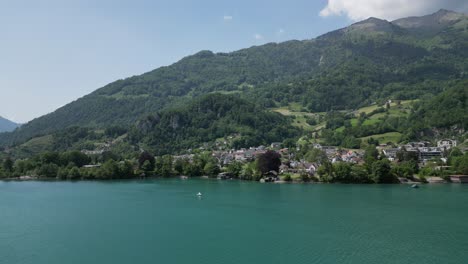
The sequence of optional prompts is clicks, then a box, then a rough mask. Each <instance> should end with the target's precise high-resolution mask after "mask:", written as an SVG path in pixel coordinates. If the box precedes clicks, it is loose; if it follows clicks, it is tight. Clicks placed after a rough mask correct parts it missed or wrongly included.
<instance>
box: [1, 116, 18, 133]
mask: <svg viewBox="0 0 468 264" xmlns="http://www.w3.org/2000/svg"><path fill="white" fill-rule="evenodd" d="M18 126H19V124H16V123H15V122H12V121H10V120H8V119H6V118H3V117H1V116H0V133H1V132H10V131H13V130H15V129H16V128H17V127H18Z"/></svg>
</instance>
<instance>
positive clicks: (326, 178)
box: [317, 160, 333, 182]
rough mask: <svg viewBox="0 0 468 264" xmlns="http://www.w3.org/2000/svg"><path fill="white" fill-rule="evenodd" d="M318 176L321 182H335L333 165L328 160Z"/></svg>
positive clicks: (318, 172)
mask: <svg viewBox="0 0 468 264" xmlns="http://www.w3.org/2000/svg"><path fill="white" fill-rule="evenodd" d="M317 174H318V175H319V176H320V181H322V182H332V181H333V164H332V163H331V162H330V161H328V160H327V161H325V162H324V163H322V165H320V167H319V168H318V169H317Z"/></svg>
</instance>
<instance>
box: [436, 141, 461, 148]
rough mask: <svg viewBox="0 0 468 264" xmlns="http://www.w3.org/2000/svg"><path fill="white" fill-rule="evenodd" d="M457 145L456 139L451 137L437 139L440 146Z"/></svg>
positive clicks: (449, 146)
mask: <svg viewBox="0 0 468 264" xmlns="http://www.w3.org/2000/svg"><path fill="white" fill-rule="evenodd" d="M456 146H457V141H456V140H451V139H442V140H439V141H437V147H438V148H443V149H451V148H453V147H456Z"/></svg>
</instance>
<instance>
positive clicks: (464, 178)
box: [450, 175, 468, 183]
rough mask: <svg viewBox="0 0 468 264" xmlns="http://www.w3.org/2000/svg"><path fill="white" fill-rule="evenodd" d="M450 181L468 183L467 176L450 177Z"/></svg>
mask: <svg viewBox="0 0 468 264" xmlns="http://www.w3.org/2000/svg"><path fill="white" fill-rule="evenodd" d="M450 180H451V181H452V182H454V183H468V175H450Z"/></svg>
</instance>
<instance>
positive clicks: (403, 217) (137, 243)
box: [0, 180, 468, 264]
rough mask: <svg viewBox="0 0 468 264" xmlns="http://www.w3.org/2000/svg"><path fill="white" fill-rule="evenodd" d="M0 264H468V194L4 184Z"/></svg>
mask: <svg viewBox="0 0 468 264" xmlns="http://www.w3.org/2000/svg"><path fill="white" fill-rule="evenodd" d="M198 192H202V193H203V197H202V198H200V199H199V198H197V197H196V193H198ZM0 263H7V264H15V263H21V264H29V263H34V264H58V263H60V264H64V263H80V264H81V263H100V264H104V263H112V264H116V263H117V264H119V263H164V264H168V263H200V264H211V263H213V264H214V263H216V264H219V263H236V264H240V263H242V264H245V263H255V264H262V263H269V264H271V263H308V264H310V263H411V264H415V263H424V264H430V263H468V186H467V185H456V184H446V185H423V186H422V187H421V188H420V189H411V188H409V186H406V185H388V186H382V185H325V184H309V185H300V184H294V185H293V184H291V185H290V184H260V183H252V182H241V181H216V180H213V181H211V180H187V181H182V180H152V181H138V182H137V181H136V182H132V181H126V182H0Z"/></svg>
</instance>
